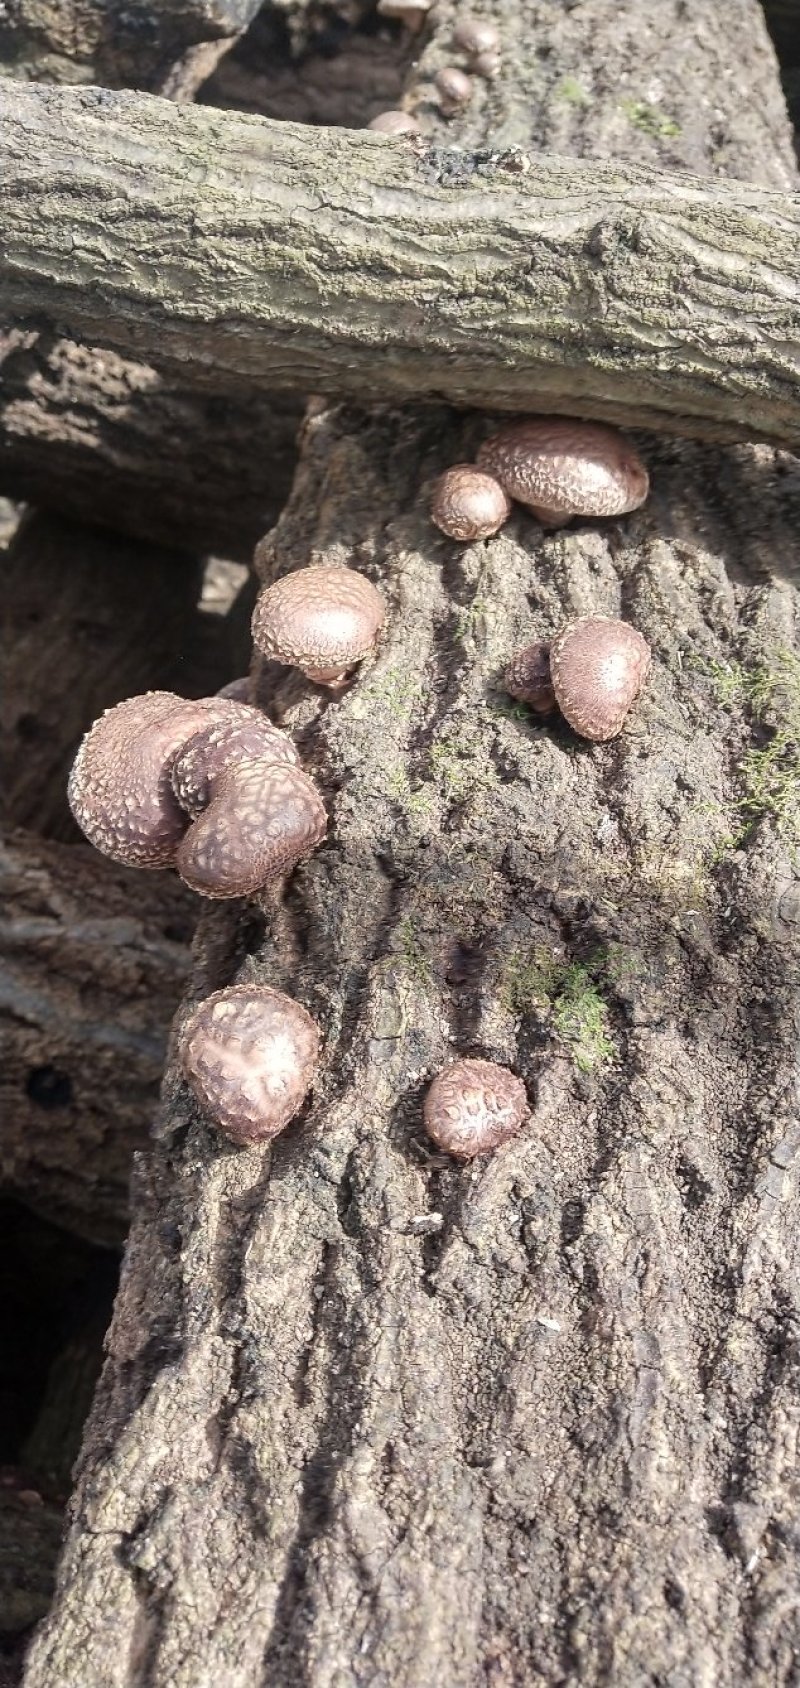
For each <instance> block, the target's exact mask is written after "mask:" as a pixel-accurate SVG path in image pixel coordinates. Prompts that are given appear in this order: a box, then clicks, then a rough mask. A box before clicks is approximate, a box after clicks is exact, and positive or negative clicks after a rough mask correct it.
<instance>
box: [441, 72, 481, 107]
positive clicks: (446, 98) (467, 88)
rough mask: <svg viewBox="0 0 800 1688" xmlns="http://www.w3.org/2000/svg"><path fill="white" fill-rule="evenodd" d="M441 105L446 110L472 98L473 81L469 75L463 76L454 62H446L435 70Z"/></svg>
mask: <svg viewBox="0 0 800 1688" xmlns="http://www.w3.org/2000/svg"><path fill="white" fill-rule="evenodd" d="M434 81H435V83H436V87H437V89H438V92H439V96H440V99H441V101H442V105H443V106H444V108H445V109H446V110H449V111H452V110H455V109H456V107H458V106H465V105H467V104H468V102H469V101H470V100H471V99H472V95H473V93H474V83H473V81H472V77H471V76H465V75H464V72H463V70H459V69H458V68H457V66H456V65H454V64H446V65H445V66H444V67H443V69H442V70H439V71H437V73H436V76H435V77H434Z"/></svg>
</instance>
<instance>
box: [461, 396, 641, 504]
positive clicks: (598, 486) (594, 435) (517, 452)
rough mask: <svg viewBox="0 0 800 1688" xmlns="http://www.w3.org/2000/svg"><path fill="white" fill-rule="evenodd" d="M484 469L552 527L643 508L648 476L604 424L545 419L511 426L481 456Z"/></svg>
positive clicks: (626, 445)
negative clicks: (577, 519)
mask: <svg viewBox="0 0 800 1688" xmlns="http://www.w3.org/2000/svg"><path fill="white" fill-rule="evenodd" d="M478 462H479V464H480V466H481V468H482V469H488V471H489V474H490V475H496V476H497V479H498V480H499V481H500V482H501V484H502V485H503V486H504V487H505V489H506V492H508V493H510V495H511V497H512V498H516V499H518V500H519V502H520V503H521V504H527V505H529V506H530V508H531V509H532V510H534V512H535V513H536V514H537V515H538V516H540V518H541V519H542V520H543V521H545V522H546V523H547V524H549V525H553V526H558V525H560V524H561V523H562V522H563V521H564V520H566V521H569V519H570V518H571V517H572V516H620V515H622V514H623V513H624V512H625V511H626V510H635V509H637V507H638V506H639V505H640V504H643V503H644V501H645V499H646V497H647V492H648V485H649V481H648V475H647V470H646V469H645V467H644V464H643V463H642V462H641V461H640V459H639V457H638V456H637V454H636V451H635V450H634V448H633V446H632V445H631V443H630V441H629V440H626V438H625V436H624V435H623V434H621V433H619V431H618V430H617V429H616V428H607V427H606V426H605V425H604V424H603V423H600V422H579V421H576V420H574V419H572V418H568V417H565V416H540V417H531V418H530V419H528V420H524V421H519V422H509V423H507V424H506V426H505V427H503V428H500V429H499V430H498V432H497V433H495V434H492V435H491V436H490V438H489V439H488V440H485V441H484V443H483V445H482V446H481V447H480V450H479V452H478Z"/></svg>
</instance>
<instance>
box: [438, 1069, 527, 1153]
mask: <svg viewBox="0 0 800 1688" xmlns="http://www.w3.org/2000/svg"><path fill="white" fill-rule="evenodd" d="M527 1114H528V1098H527V1095H526V1093H525V1086H524V1084H523V1083H522V1080H521V1079H519V1078H516V1077H515V1076H514V1074H513V1073H512V1072H509V1070H508V1067H498V1066H497V1064H496V1062H494V1061H481V1060H465V1061H454V1062H453V1064H452V1066H449V1067H445V1068H444V1071H443V1072H441V1073H439V1074H438V1075H437V1077H436V1078H435V1079H434V1080H433V1083H432V1084H431V1086H430V1089H429V1090H428V1094H427V1096H426V1097H425V1102H424V1104H423V1119H424V1122H425V1130H426V1131H427V1133H428V1136H429V1137H430V1138H431V1139H432V1141H433V1142H434V1143H436V1144H437V1146H438V1147H439V1148H440V1149H445V1150H446V1151H447V1153H448V1155H455V1156H456V1158H457V1159H458V1160H470V1159H471V1158H472V1156H473V1155H483V1154H486V1152H487V1150H488V1149H496V1148H497V1146H498V1144H500V1143H505V1142H506V1140H507V1138H509V1137H513V1136H514V1134H515V1132H517V1131H519V1128H520V1126H521V1125H522V1123H523V1121H524V1120H525V1118H526V1116H527Z"/></svg>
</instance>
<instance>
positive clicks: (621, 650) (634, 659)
mask: <svg viewBox="0 0 800 1688" xmlns="http://www.w3.org/2000/svg"><path fill="white" fill-rule="evenodd" d="M649 669H650V646H649V645H648V643H647V640H646V639H643V638H642V635H641V633H639V632H638V631H637V629H636V628H635V627H631V625H630V623H629V622H627V621H617V620H615V619H614V618H613V617H612V616H604V615H587V616H582V617H581V619H580V620H579V621H571V622H569V623H568V625H567V626H566V627H564V628H563V629H562V631H561V632H560V633H559V635H558V637H557V638H556V639H554V641H553V644H552V646H551V648H550V673H551V675H552V680H553V690H554V692H555V694H556V702H557V703H558V707H559V709H560V710H561V713H562V715H563V716H564V718H565V720H567V721H568V722H569V724H570V726H571V727H573V728H574V729H575V732H576V733H580V735H581V737H582V738H587V739H595V740H598V741H599V740H603V739H610V738H615V737H616V735H617V733H618V732H619V731H620V729H621V727H622V724H623V722H624V720H625V716H626V715H627V713H628V710H629V709H630V707H631V704H632V703H633V702H634V700H635V699H636V698H637V697H638V695H639V692H640V691H641V689H642V686H643V685H644V682H645V680H646V679H647V675H648V672H649Z"/></svg>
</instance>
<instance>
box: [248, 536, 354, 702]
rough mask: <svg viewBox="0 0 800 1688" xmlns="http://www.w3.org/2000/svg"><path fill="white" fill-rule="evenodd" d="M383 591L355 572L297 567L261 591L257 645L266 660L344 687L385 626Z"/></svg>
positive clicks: (255, 634)
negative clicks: (294, 570)
mask: <svg viewBox="0 0 800 1688" xmlns="http://www.w3.org/2000/svg"><path fill="white" fill-rule="evenodd" d="M385 614H386V605H385V604H384V601H383V598H382V597H381V595H380V592H379V591H378V590H377V588H376V587H375V586H373V584H372V582H371V580H367V578H366V576H365V575H363V574H358V573H357V571H356V570H355V569H348V568H342V567H340V566H336V565H323V566H320V567H313V568H306V569H297V571H296V572H295V573H294V574H287V575H284V577H283V579H282V580H277V581H276V582H275V585H274V586H269V587H268V588H267V590H266V591H265V592H262V593H261V596H260V597H259V599H258V601H257V603H256V607H255V610H254V612H253V641H254V643H255V644H256V645H257V646H258V649H259V650H260V651H262V652H263V654H264V655H265V656H269V657H273V658H274V659H276V660H277V661H278V662H286V663H289V664H290V665H293V666H294V667H296V668H301V669H302V670H303V673H304V674H305V675H306V677H307V679H309V680H313V681H315V682H316V683H317V685H321V686H340V685H342V683H343V682H344V680H345V679H346V677H347V673H348V671H349V670H350V669H351V668H353V667H354V666H355V664H356V663H358V662H361V661H362V660H363V658H364V657H365V656H366V655H367V653H368V652H369V651H371V650H372V647H373V645H374V644H375V641H376V639H377V637H378V634H379V632H380V630H381V627H382V626H383V621H384V617H385Z"/></svg>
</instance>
